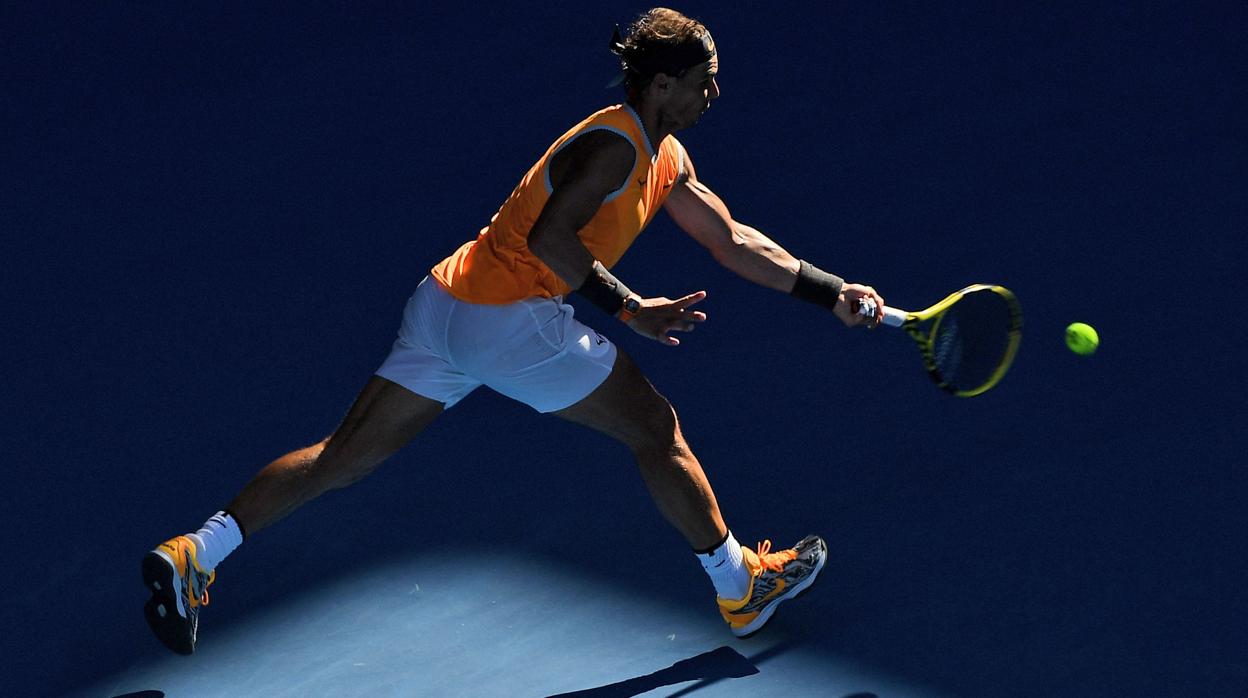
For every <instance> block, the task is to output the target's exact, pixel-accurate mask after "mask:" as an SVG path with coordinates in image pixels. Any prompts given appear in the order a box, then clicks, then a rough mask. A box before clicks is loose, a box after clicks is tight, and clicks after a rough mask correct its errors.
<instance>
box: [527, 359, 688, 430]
mask: <svg viewBox="0 0 1248 698" xmlns="http://www.w3.org/2000/svg"><path fill="white" fill-rule="evenodd" d="M552 414H554V415H556V416H559V417H562V418H563V419H566V420H568V421H571V422H575V423H577V424H582V425H584V426H587V427H590V428H591V429H595V430H597V431H600V432H602V433H604V434H606V435H608V436H611V437H613V438H615V439H616V440H618V441H622V442H623V443H625V444H627V445H629V446H631V447H633V448H640V447H645V446H646V445H647V444H662V443H666V442H668V441H670V439H671V438H672V435H673V434H674V433H675V432H676V430H677V427H676V415H675V413H674V412H673V410H672V406H671V404H670V403H669V402H668V401H667V398H665V397H663V396H662V395H660V394H659V392H658V391H657V390H655V388H654V386H653V385H652V384H651V383H650V381H649V379H647V378H646V376H645V374H643V373H642V372H641V369H639V368H638V367H637V364H635V363H633V360H632V359H631V358H629V356H628V354H626V353H625V352H624V351H623V350H618V351H617V353H616V359H615V365H614V366H612V368H611V374H610V375H609V376H607V379H606V380H605V381H603V382H602V384H601V385H599V386H598V387H597V388H595V389H594V391H593V392H591V393H590V394H589V395H587V396H586V397H585V398H584V399H582V400H581V401H580V402H577V403H576V404H574V405H572V406H570V407H567V408H564V409H562V410H558V411H556V412H553V413H552Z"/></svg>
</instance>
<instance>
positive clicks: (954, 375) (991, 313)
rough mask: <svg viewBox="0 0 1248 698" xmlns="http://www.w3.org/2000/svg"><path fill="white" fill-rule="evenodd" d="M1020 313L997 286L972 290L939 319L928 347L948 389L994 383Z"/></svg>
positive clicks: (938, 377)
mask: <svg viewBox="0 0 1248 698" xmlns="http://www.w3.org/2000/svg"><path fill="white" fill-rule="evenodd" d="M1017 332H1018V313H1017V311H1016V309H1015V308H1014V307H1013V306H1012V305H1011V302H1010V301H1009V300H1007V299H1006V298H1005V297H1003V296H1001V295H1000V294H997V293H995V292H993V291H991V290H983V291H976V292H971V293H967V294H966V295H965V296H963V297H962V298H961V299H960V300H959V301H958V302H957V303H954V304H953V305H952V306H951V307H950V308H949V309H948V310H946V311H945V312H944V313H943V314H942V315H941V316H940V317H938V318H937V319H936V321H935V324H934V325H933V327H932V329H931V335H930V337H929V343H928V347H929V348H928V351H927V352H925V354H926V359H927V361H928V368H929V370H931V372H932V374H933V377H934V378H936V380H937V382H938V383H940V384H941V385H942V387H944V388H945V389H946V390H949V391H951V392H954V393H958V392H967V391H974V390H977V389H980V388H983V387H985V386H987V385H990V384H991V383H992V382H994V381H995V380H996V379H997V377H998V376H999V371H1000V370H1001V369H1002V368H1003V366H1004V365H1005V364H1006V363H1007V362H1008V360H1009V358H1010V355H1011V343H1012V341H1014V335H1016V333H1017Z"/></svg>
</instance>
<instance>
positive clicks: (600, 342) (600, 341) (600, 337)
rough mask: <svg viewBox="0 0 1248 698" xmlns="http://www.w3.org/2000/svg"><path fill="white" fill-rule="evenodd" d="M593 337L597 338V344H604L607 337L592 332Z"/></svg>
mask: <svg viewBox="0 0 1248 698" xmlns="http://www.w3.org/2000/svg"><path fill="white" fill-rule="evenodd" d="M594 339H596V340H598V344H599V345H602V344H606V343H607V338H606V337H603V336H602V335H600V334H598V333H597V332H594Z"/></svg>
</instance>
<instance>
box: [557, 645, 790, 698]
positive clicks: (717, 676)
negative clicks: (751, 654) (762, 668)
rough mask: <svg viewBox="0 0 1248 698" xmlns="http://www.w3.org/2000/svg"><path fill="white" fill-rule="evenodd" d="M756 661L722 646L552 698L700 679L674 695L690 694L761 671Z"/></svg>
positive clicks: (613, 694) (629, 691) (627, 693)
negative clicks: (616, 680)
mask: <svg viewBox="0 0 1248 698" xmlns="http://www.w3.org/2000/svg"><path fill="white" fill-rule="evenodd" d="M779 649H780V646H777V647H775V648H772V649H769V650H767V651H765V652H762V653H760V656H761V655H764V654H771V653H774V652H775V651H777V650H779ZM757 662H758V659H757V658H748V657H745V656H742V655H741V653H740V652H737V651H736V650H734V649H732V648H731V647H720V648H718V649H714V650H711V651H710V652H703V653H702V654H699V655H698V656H696V657H690V658H689V659H682V660H680V661H679V662H676V663H675V664H673V665H671V666H669V667H668V668H666V669H662V670H660V671H656V672H654V673H653V674H646V675H645V676H638V677H636V678H632V679H628V680H627V681H619V682H617V683H613V684H611V685H609V686H599V687H598V688H589V689H585V690H584V691H573V692H571V693H560V694H558V695H557V696H550V698H571V697H572V696H576V697H577V698H630V697H631V696H637V695H641V694H642V693H645V692H647V691H653V690H654V689H656V688H662V687H663V686H672V685H674V684H678V683H685V682H686V681H698V682H699V683H697V684H695V685H693V686H690V687H689V688H686V689H684V690H682V691H680V692H679V693H676V694H673V695H687V694H689V693H692V692H693V691H695V690H697V689H698V688H703V687H706V686H709V685H711V684H712V683H715V682H717V681H722V680H724V679H739V678H742V677H745V676H753V675H755V674H757V673H758V667H757V666H755V664H756V663H757Z"/></svg>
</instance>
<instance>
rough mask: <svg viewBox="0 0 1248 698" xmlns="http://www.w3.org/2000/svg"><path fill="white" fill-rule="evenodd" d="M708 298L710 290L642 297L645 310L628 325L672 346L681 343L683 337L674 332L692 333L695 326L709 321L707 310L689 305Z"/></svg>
mask: <svg viewBox="0 0 1248 698" xmlns="http://www.w3.org/2000/svg"><path fill="white" fill-rule="evenodd" d="M704 298H706V291H698V292H697V293H690V294H689V295H687V296H685V297H684V298H677V299H676V300H672V299H670V298H666V297H659V298H642V299H641V310H640V311H638V313H637V316H636V317H634V318H633V319H632V320H631V321H629V323H628V326H629V327H631V328H632V329H633V331H634V332H636V333H637V334H639V335H642V336H643V337H649V338H650V339H653V340H655V341H657V342H659V343H661V344H665V345H667V346H669V347H675V346H680V340H679V339H676V338H675V337H673V336H671V334H670V333H672V332H692V331H693V328H695V327H697V326H698V325H699V324H701V323H703V322H706V313H704V312H702V311H700V310H690V309H689V306H691V305H693V304H695V303H697V302H699V301H701V300H702V299H704Z"/></svg>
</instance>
